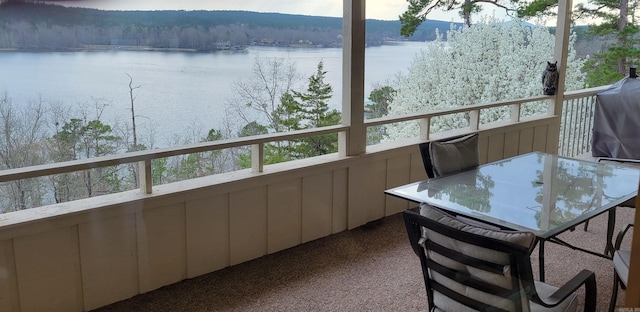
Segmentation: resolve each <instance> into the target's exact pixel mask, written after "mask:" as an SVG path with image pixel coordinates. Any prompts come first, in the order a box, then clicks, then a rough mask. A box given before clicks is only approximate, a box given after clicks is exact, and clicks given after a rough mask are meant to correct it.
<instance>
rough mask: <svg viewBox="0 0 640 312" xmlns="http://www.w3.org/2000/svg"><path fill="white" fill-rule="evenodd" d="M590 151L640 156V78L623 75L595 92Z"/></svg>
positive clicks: (616, 156)
mask: <svg viewBox="0 0 640 312" xmlns="http://www.w3.org/2000/svg"><path fill="white" fill-rule="evenodd" d="M591 154H592V155H593V156H595V157H614V158H625V159H640V78H629V77H626V78H624V79H622V80H620V81H618V82H616V83H615V84H613V85H612V86H611V87H610V88H609V89H607V90H604V91H602V92H600V93H598V94H597V95H596V107H595V113H594V117H593V137H592V141H591Z"/></svg>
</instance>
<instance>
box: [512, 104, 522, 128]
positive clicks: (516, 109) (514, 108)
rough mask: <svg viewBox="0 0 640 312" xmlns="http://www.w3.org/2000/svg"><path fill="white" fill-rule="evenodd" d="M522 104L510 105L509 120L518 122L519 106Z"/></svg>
mask: <svg viewBox="0 0 640 312" xmlns="http://www.w3.org/2000/svg"><path fill="white" fill-rule="evenodd" d="M521 105H522V104H520V103H519V104H512V105H511V122H513V123H516V122H520V106H521Z"/></svg>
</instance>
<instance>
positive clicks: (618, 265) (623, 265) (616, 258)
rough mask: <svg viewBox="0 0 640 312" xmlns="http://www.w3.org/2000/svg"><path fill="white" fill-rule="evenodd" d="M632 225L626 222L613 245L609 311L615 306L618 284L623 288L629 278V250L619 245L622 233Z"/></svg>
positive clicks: (622, 236)
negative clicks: (622, 248) (611, 287)
mask: <svg viewBox="0 0 640 312" xmlns="http://www.w3.org/2000/svg"><path fill="white" fill-rule="evenodd" d="M632 226H633V223H628V224H627V225H626V226H624V227H623V228H622V230H620V232H619V233H618V236H616V242H615V245H614V246H613V289H612V290H611V301H610V302H609V312H613V311H614V310H615V307H616V301H617V300H618V285H619V286H620V287H622V289H625V288H626V287H627V281H628V279H629V261H630V259H631V251H630V250H621V249H620V245H621V244H622V240H623V239H624V235H625V234H626V233H627V231H629V229H630V228H631V227H632Z"/></svg>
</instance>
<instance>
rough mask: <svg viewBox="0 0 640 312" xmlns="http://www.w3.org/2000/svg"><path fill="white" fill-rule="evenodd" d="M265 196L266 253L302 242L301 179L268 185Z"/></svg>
mask: <svg viewBox="0 0 640 312" xmlns="http://www.w3.org/2000/svg"><path fill="white" fill-rule="evenodd" d="M267 190H268V194H267V207H268V208H267V253H274V252H278V251H281V250H284V249H287V248H290V247H293V246H296V245H299V244H300V243H301V242H302V179H300V178H296V179H293V180H288V181H284V182H278V183H271V184H269V186H268V188H267Z"/></svg>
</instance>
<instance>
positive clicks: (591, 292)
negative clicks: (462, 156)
mask: <svg viewBox="0 0 640 312" xmlns="http://www.w3.org/2000/svg"><path fill="white" fill-rule="evenodd" d="M421 206H424V207H423V208H424V209H423V212H422V214H418V213H416V212H413V211H411V210H405V211H403V218H404V223H405V226H406V230H407V234H408V235H409V241H410V243H411V247H412V248H413V251H414V252H415V253H416V255H418V257H419V258H420V264H421V266H422V275H423V278H424V283H425V287H426V291H427V299H428V303H429V311H456V312H457V311H576V309H577V308H578V295H577V293H576V290H578V289H579V288H580V287H582V286H583V285H584V286H585V291H586V293H585V302H584V311H595V306H596V279H595V274H594V273H593V272H591V271H588V270H582V271H581V272H580V273H579V274H577V275H576V276H575V277H574V278H572V279H571V280H570V281H568V282H567V283H566V284H564V285H562V286H561V287H560V288H557V287H554V286H551V285H549V284H545V283H542V282H538V281H534V279H533V273H532V268H531V259H530V256H529V255H530V252H531V250H532V248H533V246H534V243H535V240H536V236H535V235H534V234H533V233H531V232H518V231H501V230H491V229H486V228H482V227H476V226H474V225H471V224H467V223H465V222H463V221H460V220H458V219H456V218H454V217H452V216H451V215H449V214H447V213H445V212H443V211H441V210H439V209H436V208H433V207H431V206H429V205H426V204H424V203H423V204H421Z"/></svg>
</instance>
